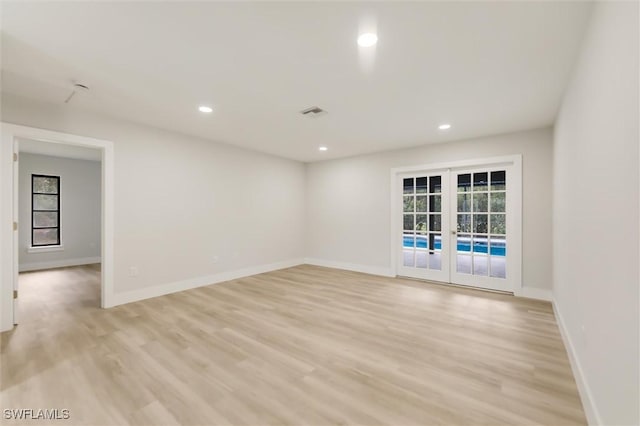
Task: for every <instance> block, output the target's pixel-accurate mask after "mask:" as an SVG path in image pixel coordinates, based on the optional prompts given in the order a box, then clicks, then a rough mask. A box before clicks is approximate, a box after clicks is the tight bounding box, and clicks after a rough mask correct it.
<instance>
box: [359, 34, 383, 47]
mask: <svg viewBox="0 0 640 426" xmlns="http://www.w3.org/2000/svg"><path fill="white" fill-rule="evenodd" d="M376 43H378V36H377V35H375V34H374V33H364V34H360V36H359V37H358V46H360V47H371V46H375V44H376Z"/></svg>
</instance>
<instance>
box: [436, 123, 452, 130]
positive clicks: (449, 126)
mask: <svg viewBox="0 0 640 426" xmlns="http://www.w3.org/2000/svg"><path fill="white" fill-rule="evenodd" d="M450 128H451V124H449V123H444V124H441V125H439V126H438V129H440V130H449V129H450Z"/></svg>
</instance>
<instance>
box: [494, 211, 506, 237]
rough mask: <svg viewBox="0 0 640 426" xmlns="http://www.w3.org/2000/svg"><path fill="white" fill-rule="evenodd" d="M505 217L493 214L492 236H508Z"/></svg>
mask: <svg viewBox="0 0 640 426" xmlns="http://www.w3.org/2000/svg"><path fill="white" fill-rule="evenodd" d="M504 219H505V217H504V215H503V214H492V215H491V218H490V221H491V233H492V234H506V233H507V225H506V223H505V220H504Z"/></svg>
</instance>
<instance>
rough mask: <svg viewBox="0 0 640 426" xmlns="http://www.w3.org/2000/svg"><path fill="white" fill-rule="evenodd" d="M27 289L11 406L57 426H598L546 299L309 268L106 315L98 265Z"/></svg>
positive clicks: (6, 363) (29, 278) (16, 334)
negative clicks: (589, 421)
mask: <svg viewBox="0 0 640 426" xmlns="http://www.w3.org/2000/svg"><path fill="white" fill-rule="evenodd" d="M20 279H21V281H20V284H21V303H22V307H21V316H22V318H21V324H20V325H19V326H18V327H17V328H16V329H14V330H13V331H10V332H6V333H3V334H2V335H1V345H2V347H1V355H2V360H1V367H2V370H1V375H0V378H1V382H2V383H1V385H0V390H1V392H2V394H1V399H0V402H1V405H2V408H3V409H5V408H34V409H37V408H58V409H69V410H70V419H69V420H67V421H62V420H57V421H54V422H52V423H55V424H87V425H88V424H91V425H97V424H105V425H114V424H139V425H151V424H185V425H187V424H189V425H196V424H198V425H209V424H216V425H218V424H220V425H231V424H232V425H263V424H291V425H329V424H359V425H382V424H388V425H445V424H446V425H476V424H477V425H499V424H514V425H533V424H542V425H565V424H567V425H569V424H571V425H573V424H586V420H585V416H584V413H583V410H582V406H581V403H580V399H579V397H578V393H577V390H576V385H575V381H574V379H573V376H572V373H571V368H570V366H569V362H568V359H567V355H566V352H565V348H564V346H563V344H562V340H561V338H560V334H559V332H558V328H557V325H556V322H555V319H554V316H553V311H552V308H551V305H550V304H549V303H546V302H540V301H534V300H528V299H518V298H514V297H510V296H505V295H501V294H493V293H487V292H481V291H474V290H466V289H460V288H453V287H447V286H442V285H436V284H429V283H423V282H418V281H412V280H406V279H390V278H382V277H376V276H371V275H366V274H360V273H355V272H345V271H338V270H333V269H328V268H320V267H314V266H308V265H305V266H298V267H295V268H290V269H285V270H281V271H276V272H271V273H266V274H261V275H256V276H253V277H249V278H243V279H238V280H234V281H229V282H226V283H222V284H217V285H213V286H209V287H202V288H198V289H194V290H189V291H185V292H181V293H176V294H172V295H168V296H163V297H158V298H155V299H150V300H145V301H141V302H137V303H132V304H128V305H124V306H119V307H116V308H112V309H108V310H102V309H100V308H99V307H98V306H99V270H98V268H97V267H91V266H89V267H76V268H62V269H56V270H50V271H42V272H31V273H26V274H23V275H21V278H20ZM3 421H4V422H6V424H11V423H12V422H10V421H7V420H3ZM33 423H37V424H46V422H43V421H34V422H33Z"/></svg>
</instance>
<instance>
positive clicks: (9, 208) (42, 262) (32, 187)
mask: <svg viewBox="0 0 640 426" xmlns="http://www.w3.org/2000/svg"><path fill="white" fill-rule="evenodd" d="M2 141H3V144H2V149H1V150H0V160H1V162H0V168H2V170H6V171H7V172H9V173H7V172H4V173H3V174H2V176H9V177H11V179H3V181H2V183H1V185H0V188H1V190H2V192H3V194H5V195H4V196H5V197H6V198H5V199H7V200H10V202H9V203H7V204H5V206H6V209H5V210H3V215H2V220H3V222H4V221H9V220H12V221H13V226H6V227H5V226H3V227H2V230H0V236H1V237H2V249H3V250H4V252H5V253H7V256H3V258H2V259H1V261H0V278H1V279H2V280H1V283H2V284H1V286H0V288H1V293H0V308H1V309H0V331H5V330H10V329H11V328H12V327H13V326H14V325H16V324H18V323H19V320H20V309H19V308H18V304H19V301H20V281H21V280H20V273H21V272H23V273H25V274H27V273H31V274H33V275H32V277H33V276H34V275H35V274H36V272H32V271H35V270H42V269H43V268H62V267H64V268H72V267H75V268H84V269H85V271H86V272H90V274H89V275H91V274H93V278H91V279H89V281H92V282H93V283H94V284H93V285H94V289H95V288H96V286H95V284H96V283H98V285H97V288H99V291H98V294H97V295H95V296H97V297H95V296H94V300H96V301H97V302H95V303H97V306H100V307H102V308H108V307H111V306H113V305H114V301H113V299H114V297H113V293H114V292H113V267H114V262H113V239H114V235H113V229H114V213H113V198H114V197H113V194H114V192H113V187H114V171H113V142H111V141H107V140H101V139H94V138H88V137H84V136H78V135H73V134H67V133H60V132H55V131H50V130H44V129H38V128H33V127H27V126H20V125H15V124H9V123H2ZM34 146H37V148H34ZM34 150H38V152H33V151H34ZM28 151H31V152H28ZM79 152H83V153H84V154H87V153H91V155H93V159H92V160H93V162H94V163H93V166H94V167H93V169H92V170H93V171H92V173H93V175H94V177H95V178H96V179H94V183H93V186H90V185H89V180H90V179H75V180H76V181H83V182H82V184H83V185H89V186H90V188H89V189H87V188H85V190H92V191H93V192H94V194H93V196H92V197H91V199H92V200H93V201H92V202H93V203H94V205H93V206H92V207H91V208H89V207H88V206H87V205H82V204H78V203H74V202H72V201H73V200H74V199H76V201H77V199H78V198H84V197H86V194H87V193H86V192H85V193H84V195H82V196H81V197H77V196H75V195H69V194H68V193H66V192H65V191H66V189H67V186H68V184H69V183H70V182H72V181H73V180H74V179H70V178H69V176H67V171H66V170H67V167H61V168H59V169H58V170H62V171H59V172H57V171H56V170H53V169H52V168H46V167H49V166H46V167H45V166H43V167H44V168H41V169H40V170H39V171H37V172H35V171H32V172H27V173H26V175H27V178H26V180H25V179H23V188H22V189H23V190H22V191H21V188H20V182H21V179H20V168H21V161H20V159H21V157H23V158H22V160H25V159H27V157H28V156H40V157H42V158H44V157H49V160H50V159H51V158H54V159H55V158H59V161H67V160H68V158H67V159H65V157H71V159H74V158H73V156H74V155H77V154H78V153H79ZM74 153H75V154H74ZM42 158H40V159H42ZM75 160H81V159H80V158H75ZM56 161H58V160H56ZM82 161H87V159H82ZM90 161H91V160H88V161H87V164H88V162H90ZM11 170H12V171H13V172H12V173H11V172H10V171H11ZM25 171H26V167H25ZM63 171H64V172H63ZM65 176H66V177H65ZM24 182H27V183H26V184H25V183H24ZM96 182H97V183H96ZM25 187H26V190H25ZM96 188H98V190H96ZM21 192H22V194H21ZM80 192H82V191H80ZM25 193H26V196H25ZM11 194H13V195H11ZM23 199H24V200H23ZM23 201H24V203H23ZM25 204H26V207H25ZM95 204H97V206H96V205H95ZM83 209H90V210H91V211H93V212H94V213H95V214H93V215H89V216H86V215H85V217H90V218H91V220H92V221H93V223H92V225H91V226H89V227H88V228H85V230H84V231H83V230H80V231H79V232H78V229H77V228H75V227H74V226H73V224H72V223H73V222H76V221H79V220H80V219H79V217H78V216H77V214H78V212H79V211H81V210H83ZM21 211H22V212H21ZM25 212H26V213H25ZM67 213H75V214H76V217H73V215H72V216H71V218H69V217H68V215H67ZM85 213H86V212H85ZM21 216H22V219H21ZM25 217H27V218H26V219H25ZM4 223H6V222H4ZM7 225H10V224H7ZM87 229H92V231H86V230H87ZM9 232H11V234H12V235H10V234H9ZM74 232H75V235H74ZM78 239H80V243H79V245H77V244H76V243H77V240H78ZM96 263H101V265H99V266H96V265H95V264H96ZM80 265H84V266H80ZM87 265H94V266H87ZM78 270H80V269H78ZM55 271H57V272H61V271H63V270H62V269H56V270H55ZM66 271H67V272H72V270H71V269H66ZM38 274H42V273H41V272H38ZM25 276H26V275H25ZM89 287H91V285H89ZM94 291H95V290H94ZM56 294H57V293H56ZM85 302H87V301H86V300H85Z"/></svg>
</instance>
